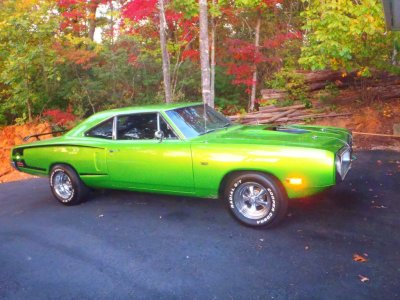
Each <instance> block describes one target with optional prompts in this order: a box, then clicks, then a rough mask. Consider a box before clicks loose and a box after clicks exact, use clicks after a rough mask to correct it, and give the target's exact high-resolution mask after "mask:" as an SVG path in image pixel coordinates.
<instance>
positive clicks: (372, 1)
mask: <svg viewBox="0 0 400 300" xmlns="http://www.w3.org/2000/svg"><path fill="white" fill-rule="evenodd" d="M304 2H305V3H306V4H308V6H307V9H306V10H305V12H304V13H303V14H302V17H303V18H304V19H305V20H306V23H305V25H304V30H305V31H306V34H305V36H304V46H303V47H302V52H301V58H300V60H299V62H300V63H301V64H302V65H303V66H304V67H306V68H310V69H312V70H322V69H333V70H339V69H341V70H344V71H346V70H347V71H350V70H358V71H359V74H360V75H364V76H367V75H369V74H370V69H371V68H379V69H391V68H392V61H391V59H390V58H391V55H392V53H391V51H392V45H393V39H394V37H395V36H396V35H397V34H395V33H391V32H387V31H386V28H385V22H384V17H383V8H382V3H381V1H379V0H364V1H306V0H304Z"/></svg>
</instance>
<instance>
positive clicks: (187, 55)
mask: <svg viewBox="0 0 400 300" xmlns="http://www.w3.org/2000/svg"><path fill="white" fill-rule="evenodd" d="M199 58H200V56H199V50H196V49H188V50H185V51H183V53H182V60H185V59H190V60H192V61H198V60H199Z"/></svg>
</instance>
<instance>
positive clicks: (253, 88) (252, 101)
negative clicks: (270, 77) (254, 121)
mask: <svg viewBox="0 0 400 300" xmlns="http://www.w3.org/2000/svg"><path fill="white" fill-rule="evenodd" d="M260 27H261V15H260V13H258V16H257V24H256V32H255V35H256V36H255V41H254V48H255V49H254V58H256V57H257V55H258V51H259V49H258V48H259V45H260ZM256 92H257V63H254V72H253V80H252V83H251V96H250V104H249V111H253V110H254V106H255V103H256Z"/></svg>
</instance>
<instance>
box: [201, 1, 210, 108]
mask: <svg viewBox="0 0 400 300" xmlns="http://www.w3.org/2000/svg"><path fill="white" fill-rule="evenodd" d="M199 10H200V14H199V22H200V65H201V93H202V95H203V102H204V103H206V104H208V105H210V106H211V105H212V103H211V86H210V53H209V52H210V51H209V43H208V15H207V13H208V12H207V0H199Z"/></svg>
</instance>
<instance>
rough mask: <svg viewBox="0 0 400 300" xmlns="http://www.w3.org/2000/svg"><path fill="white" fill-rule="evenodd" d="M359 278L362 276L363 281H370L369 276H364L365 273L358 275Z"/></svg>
mask: <svg viewBox="0 0 400 300" xmlns="http://www.w3.org/2000/svg"><path fill="white" fill-rule="evenodd" d="M358 278H360V281H361V282H367V281H369V278H368V277H366V276H363V275H358Z"/></svg>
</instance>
